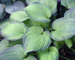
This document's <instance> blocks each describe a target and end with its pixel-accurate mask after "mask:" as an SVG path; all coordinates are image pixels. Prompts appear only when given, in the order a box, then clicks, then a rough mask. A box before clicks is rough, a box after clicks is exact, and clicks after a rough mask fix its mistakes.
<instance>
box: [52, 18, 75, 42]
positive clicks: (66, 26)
mask: <svg viewBox="0 0 75 60" xmlns="http://www.w3.org/2000/svg"><path fill="white" fill-rule="evenodd" d="M52 29H53V30H54V31H52V32H51V37H52V39H54V40H57V41H61V40H66V39H69V38H71V37H72V36H73V35H75V19H73V18H60V19H57V20H55V21H54V22H53V24H52Z"/></svg>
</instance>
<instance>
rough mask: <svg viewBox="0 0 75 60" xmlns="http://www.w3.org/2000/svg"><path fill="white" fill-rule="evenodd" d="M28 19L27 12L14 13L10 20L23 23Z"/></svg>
mask: <svg viewBox="0 0 75 60" xmlns="http://www.w3.org/2000/svg"><path fill="white" fill-rule="evenodd" d="M27 19H28V16H27V14H26V13H25V11H17V12H13V13H12V14H11V16H10V20H12V21H18V22H22V21H25V20H27Z"/></svg>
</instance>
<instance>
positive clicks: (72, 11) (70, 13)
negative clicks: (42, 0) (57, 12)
mask: <svg viewBox="0 0 75 60" xmlns="http://www.w3.org/2000/svg"><path fill="white" fill-rule="evenodd" d="M64 17H68V18H75V8H71V9H69V10H68V11H67V12H66V13H65V14H64Z"/></svg>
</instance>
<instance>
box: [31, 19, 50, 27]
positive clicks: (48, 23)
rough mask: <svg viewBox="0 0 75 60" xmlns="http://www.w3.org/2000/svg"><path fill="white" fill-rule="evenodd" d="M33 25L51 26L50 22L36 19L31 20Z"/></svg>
mask: <svg viewBox="0 0 75 60" xmlns="http://www.w3.org/2000/svg"><path fill="white" fill-rule="evenodd" d="M30 22H31V24H32V26H42V27H44V28H46V27H49V25H50V22H39V21H34V20H30Z"/></svg>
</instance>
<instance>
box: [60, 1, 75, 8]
mask: <svg viewBox="0 0 75 60" xmlns="http://www.w3.org/2000/svg"><path fill="white" fill-rule="evenodd" d="M61 4H62V5H63V6H65V7H66V8H68V9H70V8H73V7H75V0H61Z"/></svg>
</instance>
